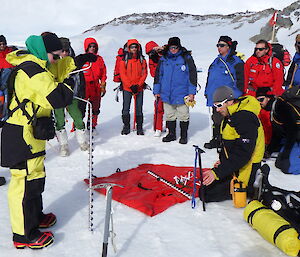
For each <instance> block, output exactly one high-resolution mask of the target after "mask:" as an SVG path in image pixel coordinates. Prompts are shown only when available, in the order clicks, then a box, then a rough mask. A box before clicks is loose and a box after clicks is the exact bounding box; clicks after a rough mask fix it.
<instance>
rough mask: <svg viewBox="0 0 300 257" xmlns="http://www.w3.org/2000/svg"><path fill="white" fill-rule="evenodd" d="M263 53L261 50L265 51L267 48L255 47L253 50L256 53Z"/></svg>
mask: <svg viewBox="0 0 300 257" xmlns="http://www.w3.org/2000/svg"><path fill="white" fill-rule="evenodd" d="M257 50H258V51H263V50H267V48H265V47H255V48H254V51H255V52H256V51H257Z"/></svg>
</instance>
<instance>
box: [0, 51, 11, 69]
mask: <svg viewBox="0 0 300 257" xmlns="http://www.w3.org/2000/svg"><path fill="white" fill-rule="evenodd" d="M12 51H13V49H12V48H10V47H6V48H5V49H4V50H3V51H0V69H6V68H12V67H13V66H12V65H11V64H10V63H8V62H7V61H6V59H5V58H6V55H7V54H8V53H10V52H12Z"/></svg>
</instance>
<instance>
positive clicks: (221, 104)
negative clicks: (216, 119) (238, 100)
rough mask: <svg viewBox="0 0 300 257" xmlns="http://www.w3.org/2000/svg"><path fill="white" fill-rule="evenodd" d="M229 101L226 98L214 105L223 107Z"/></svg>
mask: <svg viewBox="0 0 300 257" xmlns="http://www.w3.org/2000/svg"><path fill="white" fill-rule="evenodd" d="M227 101H228V99H227V98H226V99H225V100H224V101H222V102H220V103H217V104H214V107H216V108H221V107H222V106H223V105H224V104H225V103H226V102H227Z"/></svg>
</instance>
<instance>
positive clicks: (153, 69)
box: [145, 41, 158, 78]
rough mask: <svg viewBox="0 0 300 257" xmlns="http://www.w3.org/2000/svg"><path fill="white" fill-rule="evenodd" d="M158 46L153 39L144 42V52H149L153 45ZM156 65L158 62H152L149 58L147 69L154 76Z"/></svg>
mask: <svg viewBox="0 0 300 257" xmlns="http://www.w3.org/2000/svg"><path fill="white" fill-rule="evenodd" d="M156 46H158V44H156V43H155V42H154V41H150V42H148V43H147V44H146V47H145V48H146V54H149V53H150V52H151V51H152V49H153V48H154V47H156ZM157 65H158V62H154V61H153V60H152V59H151V58H149V69H150V74H151V76H152V77H153V78H154V77H155V71H156V67H157Z"/></svg>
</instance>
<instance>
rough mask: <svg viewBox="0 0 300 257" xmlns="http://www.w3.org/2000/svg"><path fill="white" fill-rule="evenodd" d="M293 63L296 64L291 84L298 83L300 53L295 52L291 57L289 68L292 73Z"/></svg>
mask: <svg viewBox="0 0 300 257" xmlns="http://www.w3.org/2000/svg"><path fill="white" fill-rule="evenodd" d="M295 64H297V69H296V71H295V75H294V80H293V86H296V85H300V53H295V55H294V58H293V63H292V65H291V68H292V69H291V70H292V72H293V73H294V69H295Z"/></svg>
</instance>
